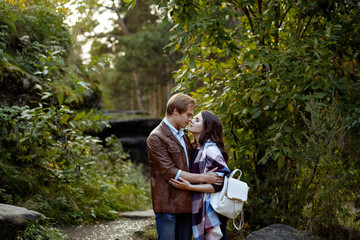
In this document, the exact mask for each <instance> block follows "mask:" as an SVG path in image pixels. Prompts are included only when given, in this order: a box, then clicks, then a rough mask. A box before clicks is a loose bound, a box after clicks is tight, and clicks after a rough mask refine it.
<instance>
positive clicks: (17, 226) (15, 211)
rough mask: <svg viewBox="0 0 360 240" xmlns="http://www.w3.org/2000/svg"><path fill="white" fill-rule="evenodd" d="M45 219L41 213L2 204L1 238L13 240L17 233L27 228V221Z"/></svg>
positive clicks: (0, 217)
mask: <svg viewBox="0 0 360 240" xmlns="http://www.w3.org/2000/svg"><path fill="white" fill-rule="evenodd" d="M41 218H45V216H44V215H43V214H41V213H39V212H36V211H32V210H28V209H26V208H23V207H17V206H12V205H7V204H0V236H1V237H2V238H1V239H2V240H6V239H9V240H13V239H15V237H16V234H17V231H19V230H22V229H24V228H25V226H26V225H25V223H26V221H29V220H36V219H41Z"/></svg>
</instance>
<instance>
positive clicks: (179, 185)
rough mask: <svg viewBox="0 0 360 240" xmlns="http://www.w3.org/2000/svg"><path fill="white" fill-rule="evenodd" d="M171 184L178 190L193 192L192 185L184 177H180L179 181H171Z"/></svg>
mask: <svg viewBox="0 0 360 240" xmlns="http://www.w3.org/2000/svg"><path fill="white" fill-rule="evenodd" d="M169 182H170V184H171V185H173V186H174V187H176V188H179V189H182V190H192V186H193V185H191V183H190V182H189V181H186V180H185V179H183V178H182V177H179V178H178V180H175V179H173V178H172V179H170V181H169Z"/></svg>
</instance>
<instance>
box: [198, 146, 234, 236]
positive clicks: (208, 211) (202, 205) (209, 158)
mask: <svg viewBox="0 0 360 240" xmlns="http://www.w3.org/2000/svg"><path fill="white" fill-rule="evenodd" d="M215 167H218V169H217V172H216V173H222V174H224V175H229V174H230V169H229V168H228V167H227V165H226V163H225V160H224V158H223V156H222V154H221V151H220V149H219V148H218V147H217V146H216V144H215V143H213V142H210V141H208V142H206V143H205V144H204V145H203V146H202V147H201V149H200V150H199V153H198V155H197V156H196V158H195V161H194V163H193V166H192V171H191V172H193V173H205V172H207V171H209V170H211V169H213V168H215ZM210 196H211V194H207V193H202V192H193V195H192V225H193V235H194V240H203V239H205V235H206V233H207V232H208V231H209V230H211V229H213V228H215V227H216V226H219V225H220V221H219V218H218V215H217V213H216V212H215V211H214V209H213V208H212V207H211V205H210Z"/></svg>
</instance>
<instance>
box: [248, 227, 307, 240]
mask: <svg viewBox="0 0 360 240" xmlns="http://www.w3.org/2000/svg"><path fill="white" fill-rule="evenodd" d="M265 239H266V240H310V239H311V237H310V236H309V235H307V234H305V233H304V232H303V231H299V230H297V229H295V228H293V227H290V226H287V225H284V224H273V225H270V226H267V227H265V228H263V229H260V230H258V231H255V232H252V233H251V234H250V235H249V236H248V237H247V238H246V240H265Z"/></svg>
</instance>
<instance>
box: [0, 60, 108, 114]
mask: <svg viewBox="0 0 360 240" xmlns="http://www.w3.org/2000/svg"><path fill="white" fill-rule="evenodd" d="M41 89H42V90H41ZM41 91H48V92H53V93H54V92H56V90H54V89H52V88H51V86H49V85H47V84H45V83H43V82H42V81H41V80H39V79H38V78H36V77H35V76H33V75H31V74H28V73H26V72H25V71H23V70H21V69H19V68H18V67H16V66H14V65H12V64H10V63H7V62H1V61H0V106H14V105H16V106H24V105H28V106H36V105H37V104H38V103H39V102H40V101H41ZM53 95H56V94H53ZM46 103H48V104H57V98H56V97H54V96H51V97H49V98H47V99H46ZM71 107H72V108H75V109H81V108H98V109H100V108H102V107H103V104H102V99H101V93H100V92H99V91H98V90H97V89H88V90H87V91H86V92H85V93H84V94H83V95H82V96H81V99H80V101H77V102H74V103H72V104H71Z"/></svg>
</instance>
